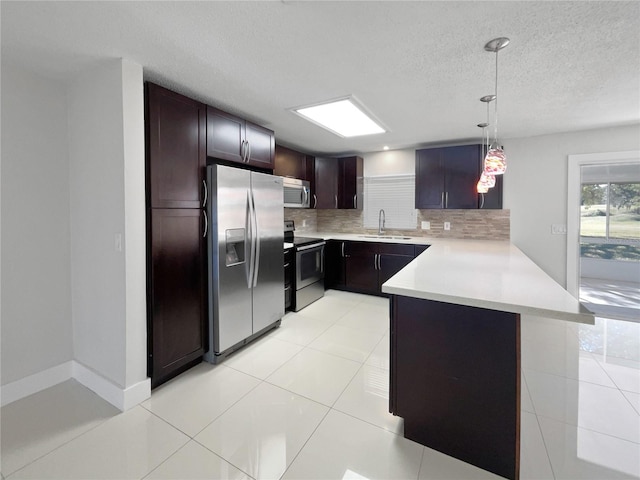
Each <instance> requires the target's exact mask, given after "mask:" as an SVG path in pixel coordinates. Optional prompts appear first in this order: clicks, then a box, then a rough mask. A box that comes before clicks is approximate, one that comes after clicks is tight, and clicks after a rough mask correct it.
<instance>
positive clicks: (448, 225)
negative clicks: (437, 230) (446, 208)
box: [444, 222, 451, 230]
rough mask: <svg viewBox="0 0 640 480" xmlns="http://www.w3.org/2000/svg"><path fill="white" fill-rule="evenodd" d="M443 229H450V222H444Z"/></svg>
mask: <svg viewBox="0 0 640 480" xmlns="http://www.w3.org/2000/svg"><path fill="white" fill-rule="evenodd" d="M444 229H445V230H451V223H450V222H444Z"/></svg>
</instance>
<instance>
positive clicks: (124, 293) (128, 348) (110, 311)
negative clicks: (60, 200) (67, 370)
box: [68, 60, 146, 389]
mask: <svg viewBox="0 0 640 480" xmlns="http://www.w3.org/2000/svg"><path fill="white" fill-rule="evenodd" d="M68 99H69V100H68V101H69V105H68V108H69V165H70V192H71V193H70V205H71V208H70V211H71V252H72V254H71V292H72V317H73V346H74V356H75V359H76V361H78V362H79V363H81V364H82V365H84V366H86V367H88V368H89V369H90V370H92V371H94V372H96V373H97V374H99V375H100V376H101V377H103V378H105V379H107V380H108V381H110V382H112V383H113V384H115V385H117V386H118V387H121V388H123V389H125V388H127V387H129V386H131V385H132V384H135V383H137V382H142V381H144V380H145V378H146V374H145V367H144V366H145V362H146V323H145V322H146V320H145V318H146V317H145V309H146V306H145V293H144V292H145V287H144V282H145V280H144V279H145V274H144V271H145V256H144V251H145V240H144V239H145V234H144V231H145V230H144V229H145V222H144V144H143V142H144V130H143V118H144V112H143V102H142V68H141V67H140V66H139V65H135V64H133V63H130V62H127V61H121V60H113V61H109V62H107V63H106V64H105V65H104V66H102V67H100V68H98V69H95V70H93V71H90V72H86V73H85V74H83V75H82V76H80V77H79V78H77V79H76V80H75V81H74V82H73V84H72V85H71V86H70V88H69V95H68ZM116 235H121V236H122V245H123V247H122V249H121V250H120V251H118V250H117V249H116V247H115V238H116ZM125 259H126V260H127V262H129V261H130V262H131V265H128V264H127V262H125Z"/></svg>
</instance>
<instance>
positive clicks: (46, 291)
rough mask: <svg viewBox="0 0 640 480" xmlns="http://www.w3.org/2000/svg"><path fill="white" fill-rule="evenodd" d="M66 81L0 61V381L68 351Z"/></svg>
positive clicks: (47, 364) (67, 356) (65, 357)
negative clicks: (0, 231)
mask: <svg viewBox="0 0 640 480" xmlns="http://www.w3.org/2000/svg"><path fill="white" fill-rule="evenodd" d="M66 118H67V106H66V90H65V86H64V85H62V84H60V83H57V82H55V81H52V80H48V79H45V78H42V77H39V76H38V75H35V74H33V73H31V72H28V71H26V70H24V69H23V68H22V67H18V66H17V65H13V64H10V63H7V62H6V61H5V60H3V61H2V169H3V171H2V184H1V196H2V200H1V204H2V212H1V218H2V280H1V285H2V332H1V337H2V384H3V385H5V384H7V383H11V382H14V381H16V380H19V379H21V378H23V377H26V376H29V375H32V374H36V373H38V372H40V371H43V370H47V369H49V368H52V367H55V366H57V365H59V364H61V363H64V362H68V361H70V360H71V359H72V356H73V350H72V334H71V294H70V288H71V286H70V285H71V283H70V230H69V177H68V172H69V164H68V151H67V123H66Z"/></svg>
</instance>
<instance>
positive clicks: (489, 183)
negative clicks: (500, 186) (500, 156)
mask: <svg viewBox="0 0 640 480" xmlns="http://www.w3.org/2000/svg"><path fill="white" fill-rule="evenodd" d="M495 99H496V96H495V95H485V96H484V97H482V98H481V99H480V101H481V102H483V103H486V104H487V121H486V122H483V123H479V124H478V127H480V128H482V158H483V159H484V157H485V155H486V153H487V151H488V150H489V131H488V130H487V127H488V126H489V125H490V124H489V103H491V102H493V101H494V100H495ZM485 132H486V136H485ZM495 184H496V177H495V175H493V174H490V173H487V172H486V171H485V167H484V160H483V162H482V175H480V180H478V184H477V185H476V191H477V192H478V193H482V194H483V196H482V203H483V205H484V194H485V193H487V192H488V191H489V189H490V188H493V187H494V186H495Z"/></svg>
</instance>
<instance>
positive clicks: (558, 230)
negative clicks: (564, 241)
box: [551, 223, 567, 235]
mask: <svg viewBox="0 0 640 480" xmlns="http://www.w3.org/2000/svg"><path fill="white" fill-rule="evenodd" d="M551 234H552V235H566V234H567V226H566V225H565V224H563V223H553V224H551Z"/></svg>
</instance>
